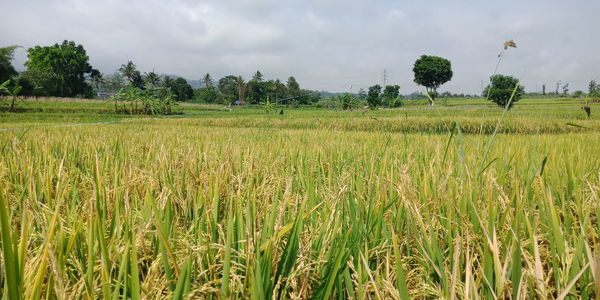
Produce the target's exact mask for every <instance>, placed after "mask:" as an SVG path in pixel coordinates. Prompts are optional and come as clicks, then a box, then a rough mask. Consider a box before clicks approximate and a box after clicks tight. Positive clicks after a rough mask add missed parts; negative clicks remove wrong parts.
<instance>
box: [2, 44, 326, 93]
mask: <svg viewBox="0 0 600 300" xmlns="http://www.w3.org/2000/svg"><path fill="white" fill-rule="evenodd" d="M17 48H19V46H11V47H4V48H0V84H2V83H5V82H7V81H10V82H9V83H8V86H9V87H19V89H18V90H19V95H20V96H53V97H80V98H94V97H97V96H99V95H100V96H104V97H109V96H113V95H114V94H117V93H118V92H119V90H121V89H122V88H126V87H134V88H138V89H141V90H145V89H156V88H166V89H168V90H170V92H172V93H173V94H174V96H175V100H177V101H191V100H195V101H199V102H206V103H220V104H233V103H241V104H246V103H249V104H258V103H261V102H264V101H266V99H267V98H269V99H270V101H271V102H273V103H279V104H294V103H295V104H312V103H315V102H317V101H319V99H320V94H319V93H318V92H314V91H310V90H306V89H302V88H300V84H299V83H298V82H297V81H296V79H295V78H294V77H293V76H290V77H289V78H288V79H287V81H286V82H285V83H284V82H281V81H280V80H279V79H271V80H266V79H264V77H263V75H262V74H261V73H260V71H256V73H255V74H254V76H253V77H252V79H250V80H248V81H246V80H244V79H243V78H242V77H241V76H236V75H228V76H225V77H223V78H221V79H219V80H216V81H215V80H213V78H212V77H211V75H210V74H206V75H204V76H203V78H202V82H203V87H202V88H199V89H193V88H192V86H191V85H190V84H188V82H187V81H186V80H185V79H184V78H181V77H173V76H161V75H159V74H158V73H156V72H155V71H154V70H152V71H151V72H144V73H142V72H141V71H139V70H138V69H137V66H136V65H135V64H134V63H133V62H132V61H128V62H127V63H125V64H123V65H121V67H120V68H119V69H118V70H117V71H116V72H115V73H114V74H112V75H104V74H102V73H101V72H100V71H98V70H97V69H95V68H93V67H92V66H91V65H90V63H89V56H88V55H87V53H86V51H85V49H84V48H83V46H82V45H78V44H76V43H75V42H73V41H66V40H65V41H63V42H62V43H61V44H58V43H57V44H54V45H52V46H35V47H32V48H29V49H27V62H26V63H25V67H26V70H25V71H23V72H20V73H19V72H17V71H16V70H15V68H14V66H13V65H12V59H13V56H14V51H15V50H16V49H17Z"/></svg>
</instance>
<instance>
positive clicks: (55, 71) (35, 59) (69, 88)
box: [25, 40, 93, 97]
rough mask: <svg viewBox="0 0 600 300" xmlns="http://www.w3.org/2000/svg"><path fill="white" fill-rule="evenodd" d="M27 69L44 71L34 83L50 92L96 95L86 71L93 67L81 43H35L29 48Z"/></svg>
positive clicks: (54, 93) (49, 93)
mask: <svg viewBox="0 0 600 300" xmlns="http://www.w3.org/2000/svg"><path fill="white" fill-rule="evenodd" d="M27 58H28V60H27V62H26V63H25V66H27V68H28V70H32V71H33V72H41V73H43V74H45V75H44V76H39V77H38V78H36V80H39V81H38V82H35V85H36V86H38V87H40V88H43V89H44V90H45V91H46V92H47V93H48V95H51V96H61V97H74V96H84V97H91V96H93V90H92V87H91V86H90V85H89V84H88V83H87V82H86V74H90V73H91V72H92V70H93V68H92V66H91V65H90V64H89V57H88V56H87V54H86V51H85V49H84V48H83V46H81V45H77V44H75V42H73V41H67V40H65V41H63V42H62V44H54V45H53V46H35V47H33V48H29V49H28V50H27Z"/></svg>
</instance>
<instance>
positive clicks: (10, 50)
mask: <svg viewBox="0 0 600 300" xmlns="http://www.w3.org/2000/svg"><path fill="white" fill-rule="evenodd" d="M17 48H19V46H9V47H4V48H0V83H4V82H6V81H7V80H9V79H12V78H13V77H15V76H17V74H18V73H17V71H16V70H15V67H13V65H12V60H13V57H14V54H15V50H16V49H17Z"/></svg>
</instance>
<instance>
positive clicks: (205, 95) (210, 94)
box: [194, 86, 220, 103]
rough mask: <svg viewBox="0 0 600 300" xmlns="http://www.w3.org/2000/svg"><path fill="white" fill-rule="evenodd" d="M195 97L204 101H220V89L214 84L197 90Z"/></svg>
mask: <svg viewBox="0 0 600 300" xmlns="http://www.w3.org/2000/svg"><path fill="white" fill-rule="evenodd" d="M194 98H195V99H198V100H199V101H200V102H203V103H220V98H219V91H217V89H216V88H215V87H214V86H209V87H206V88H201V89H197V90H195V91H194Z"/></svg>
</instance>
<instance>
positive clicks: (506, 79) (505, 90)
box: [483, 75, 525, 109]
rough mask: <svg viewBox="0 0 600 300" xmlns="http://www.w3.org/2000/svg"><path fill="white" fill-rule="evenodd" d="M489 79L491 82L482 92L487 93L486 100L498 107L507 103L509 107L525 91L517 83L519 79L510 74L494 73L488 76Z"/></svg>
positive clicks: (509, 107)
mask: <svg viewBox="0 0 600 300" xmlns="http://www.w3.org/2000/svg"><path fill="white" fill-rule="evenodd" d="M490 81H491V84H490V85H488V86H487V87H486V88H485V90H484V91H483V94H484V95H488V100H490V101H492V102H494V103H496V104H498V106H500V107H506V106H507V105H508V109H511V108H512V106H513V104H514V103H515V102H517V101H519V100H520V99H521V97H523V94H524V93H525V88H524V87H523V86H522V85H520V84H519V80H518V79H516V78H514V77H512V76H508V75H494V76H492V77H490ZM517 85H518V86H517ZM515 87H516V91H515ZM513 92H514V96H513ZM511 96H512V100H511Z"/></svg>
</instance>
